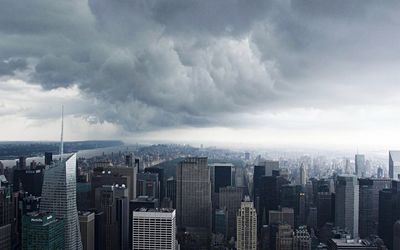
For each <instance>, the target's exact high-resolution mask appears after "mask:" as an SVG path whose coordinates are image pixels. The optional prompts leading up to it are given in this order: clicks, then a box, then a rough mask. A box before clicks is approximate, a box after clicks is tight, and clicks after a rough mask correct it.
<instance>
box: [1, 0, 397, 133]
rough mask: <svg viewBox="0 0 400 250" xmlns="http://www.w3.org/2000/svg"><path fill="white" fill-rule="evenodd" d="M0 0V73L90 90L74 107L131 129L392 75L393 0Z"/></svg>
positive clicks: (332, 94)
mask: <svg viewBox="0 0 400 250" xmlns="http://www.w3.org/2000/svg"><path fill="white" fill-rule="evenodd" d="M0 4H1V6H5V8H0V38H1V39H0V52H1V53H0V75H8V76H12V75H15V74H16V72H19V71H24V70H25V71H27V72H28V81H29V82H31V83H32V84H40V85H41V86H42V87H43V88H44V89H47V90H50V89H54V88H59V87H70V86H72V85H76V86H78V88H79V89H80V90H81V91H82V92H83V93H84V94H85V97H87V98H90V99H92V101H93V102H94V104H93V106H91V108H86V109H83V108H82V110H84V112H82V113H85V114H86V115H87V117H90V119H89V118H88V119H89V120H90V121H92V122H106V121H107V122H112V123H116V124H119V125H122V126H123V127H124V128H125V129H126V130H130V131H137V130H152V129H158V128H160V127H174V126H183V125H189V126H208V125H219V124H223V125H227V124H226V123H227V122H229V121H236V122H237V123H240V122H238V120H240V119H237V116H240V114H242V113H245V112H253V111H254V112H259V111H262V110H271V111H273V110H278V109H282V108H287V107H332V106H334V105H339V104H340V105H343V104H352V105H354V104H356V105H357V104H361V105H362V104H365V103H370V102H371V97H372V96H376V85H377V82H379V84H385V86H387V87H388V88H387V89H388V91H387V92H385V91H382V93H381V94H382V96H385V95H391V93H392V91H391V90H393V88H396V84H397V78H398V77H397V74H396V73H395V71H394V70H390V71H388V70H387V69H385V65H386V64H387V63H388V61H390V63H391V65H397V64H398V63H399V62H398V59H397V58H398V56H399V53H400V49H397V47H398V46H397V44H399V42H400V41H399V40H400V35H398V34H397V32H396V30H397V27H398V24H399V21H400V18H398V17H397V16H398V15H397V13H396V11H395V9H396V7H399V6H398V4H397V3H396V2H395V1H387V2H385V3H379V4H377V3H376V2H375V1H356V0H349V1H342V0H338V1H314V0H296V1H292V2H291V1H277V0H270V1H245V0H235V1H225V0H223V1H192V0H188V1H181V0H179V1H178V0H174V1H145V0H143V1H141V0H135V1H128V0H119V1H106V0H89V1H88V2H85V1H68V2H62V3H61V2H57V3H56V2H54V1H50V0H49V1H46V0H32V1H29V3H27V4H26V3H24V4H21V3H18V2H17V1H11V0H0ZM389 48H390V49H389ZM27 62H30V63H29V65H27ZM28 66H29V67H28ZM374 70H375V71H376V72H374ZM378 70H379V72H378ZM366 71H367V72H368V74H367V75H366V76H365V75H363V73H364V72H366ZM388 73H390V75H387V74H388ZM17 75H18V74H17ZM360 88H362V91H361V90H360ZM343 90H346V91H343ZM359 92H362V93H361V94H360V95H359V98H358V99H357V100H354V95H355V94H358V93H359ZM85 114H83V116H85ZM93 117H95V118H93ZM228 125H232V126H234V125H235V124H228Z"/></svg>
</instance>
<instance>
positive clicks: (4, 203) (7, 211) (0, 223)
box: [0, 175, 13, 249]
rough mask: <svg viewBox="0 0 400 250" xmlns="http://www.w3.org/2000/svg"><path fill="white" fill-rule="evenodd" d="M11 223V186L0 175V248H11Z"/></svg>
mask: <svg viewBox="0 0 400 250" xmlns="http://www.w3.org/2000/svg"><path fill="white" fill-rule="evenodd" d="M12 223H13V198H12V187H11V185H10V184H9V183H8V182H7V179H6V178H5V176H4V175H0V249H11V244H12V238H11V237H12V234H11V232H12Z"/></svg>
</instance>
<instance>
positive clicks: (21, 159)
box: [17, 156, 26, 169]
mask: <svg viewBox="0 0 400 250" xmlns="http://www.w3.org/2000/svg"><path fill="white" fill-rule="evenodd" d="M17 168H18V169H26V157H25V156H20V157H19V158H18V164H17Z"/></svg>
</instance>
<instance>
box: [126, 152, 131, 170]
mask: <svg viewBox="0 0 400 250" xmlns="http://www.w3.org/2000/svg"><path fill="white" fill-rule="evenodd" d="M125 165H126V166H127V167H133V155H132V154H128V155H125Z"/></svg>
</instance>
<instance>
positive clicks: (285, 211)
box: [268, 207, 294, 228]
mask: <svg viewBox="0 0 400 250" xmlns="http://www.w3.org/2000/svg"><path fill="white" fill-rule="evenodd" d="M268 221H269V224H279V223H280V224H288V225H290V226H291V227H292V228H294V210H293V208H287V207H283V208H281V209H280V210H270V211H269V220H268Z"/></svg>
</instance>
